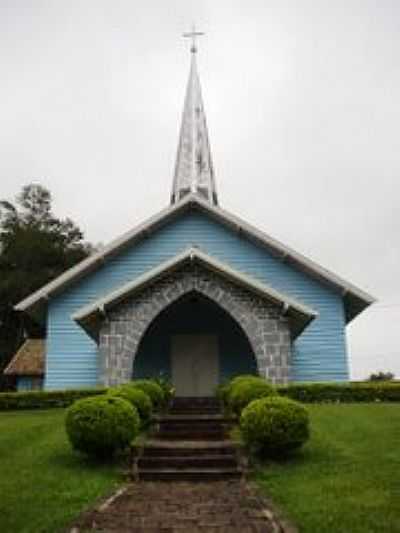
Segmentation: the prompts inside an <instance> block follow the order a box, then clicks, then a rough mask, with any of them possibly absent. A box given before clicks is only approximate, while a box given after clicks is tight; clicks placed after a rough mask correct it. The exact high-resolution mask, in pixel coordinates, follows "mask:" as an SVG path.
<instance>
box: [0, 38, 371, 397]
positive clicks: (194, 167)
mask: <svg viewBox="0 0 400 533" xmlns="http://www.w3.org/2000/svg"><path fill="white" fill-rule="evenodd" d="M196 56H197V48H196V44H195V42H193V44H192V47H191V66H190V74H189V80H188V85H187V89H186V96H185V102H184V110H183V116H182V124H181V129H180V137H179V144H178V151H177V157H176V165H175V173H174V179H173V185H172V194H171V200H170V205H169V206H168V207H166V208H165V209H164V210H162V211H161V212H159V213H156V214H155V215H154V216H152V217H151V218H150V219H149V220H147V221H145V222H144V223H143V224H141V225H140V226H139V227H136V228H134V229H132V230H131V231H129V232H127V233H126V234H124V235H122V236H120V237H119V238H117V239H116V240H114V241H113V242H111V243H110V244H109V245H108V246H106V247H104V248H102V249H101V250H100V251H98V252H96V253H94V254H93V255H91V256H90V257H88V258H87V259H85V260H84V261H82V262H81V263H79V264H78V265H76V266H74V267H73V268H71V269H70V270H68V271H66V272H65V273H63V274H62V275H61V276H59V277H58V278H56V279H54V280H53V281H51V282H50V283H48V284H47V285H45V286H44V287H42V288H41V289H39V290H38V291H36V292H35V293H33V294H32V295H30V296H29V297H27V298H26V299H24V300H23V301H22V302H20V303H18V305H17V306H16V307H15V309H16V310H17V311H19V312H23V313H28V314H29V315H31V316H32V317H33V318H34V319H35V320H36V321H38V322H40V323H42V324H43V325H45V326H46V331H47V336H46V339H43V340H29V339H28V340H27V341H26V343H25V344H24V345H23V346H22V348H21V349H20V350H19V352H17V354H16V355H15V356H14V358H13V360H12V361H11V363H10V365H9V366H8V368H7V369H6V373H8V374H11V375H16V376H17V383H18V389H19V390H23V389H25V390H26V389H32V388H37V387H43V388H44V389H47V390H50V389H67V388H79V387H90V386H96V385H106V386H108V385H117V384H120V383H124V382H126V381H128V380H130V379H132V378H139V377H140V378H141V377H151V376H159V375H163V376H166V377H168V378H169V379H170V380H171V381H172V383H173V384H174V386H175V388H176V393H177V395H178V396H207V395H211V394H213V392H214V390H215V387H216V386H217V384H218V383H222V382H224V381H226V380H227V379H229V378H230V377H232V376H234V375H237V374H249V373H258V374H260V375H261V376H264V377H265V378H267V379H268V380H270V381H271V382H272V383H277V384H284V383H288V382H291V381H302V382H305V381H306V382H309V381H324V382H326V381H347V380H349V361H348V354H347V346H346V325H347V324H348V323H349V322H350V321H352V320H353V319H354V318H356V317H357V315H358V314H360V313H361V312H362V311H363V310H364V309H365V308H367V307H368V306H369V305H370V304H371V303H373V301H374V299H373V298H372V297H371V296H370V295H369V294H367V293H366V292H364V291H363V290H361V289H359V288H357V287H356V286H354V285H353V284H351V283H349V282H347V281H345V280H344V279H341V278H340V277H339V276H337V275H335V274H334V273H332V272H330V271H328V270H326V269H325V268H323V267H321V266H320V265H318V264H316V263H315V262H314V261H311V260H310V259H308V258H306V257H304V256H303V255H301V254H300V253H298V252H296V251H294V250H293V249H291V248H289V247H287V246H285V245H284V244H282V243H280V242H278V241H277V240H275V239H274V238H273V237H271V236H269V235H268V234H266V233H264V232H263V231H261V230H260V229H257V228H255V227H253V226H251V225H250V224H248V223H247V222H246V221H245V220H242V219H241V218H239V217H238V216H236V215H234V214H232V213H229V212H227V211H226V210H224V209H223V208H222V207H220V205H219V198H218V194H217V188H216V180H215V173H214V167H213V163H212V157H211V149H210V143H209V136H208V130H207V123H206V116H205V111H204V106H203V100H202V95H201V87H200V80H199V76H198V70H197V62H196Z"/></svg>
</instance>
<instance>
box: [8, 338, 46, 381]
mask: <svg viewBox="0 0 400 533" xmlns="http://www.w3.org/2000/svg"><path fill="white" fill-rule="evenodd" d="M44 354H45V340H44V339H27V340H26V341H25V342H24V344H23V345H22V346H21V348H20V349H19V350H18V351H17V353H16V354H15V355H14V357H13V358H12V359H11V361H10V362H9V364H8V366H7V367H6V368H5V370H4V374H7V375H9V376H11V375H14V376H43V375H44V366H45V365H44V359H45V355H44Z"/></svg>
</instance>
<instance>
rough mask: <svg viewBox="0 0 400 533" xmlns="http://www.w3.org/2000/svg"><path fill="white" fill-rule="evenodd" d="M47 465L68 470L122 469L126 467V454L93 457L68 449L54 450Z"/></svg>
mask: <svg viewBox="0 0 400 533" xmlns="http://www.w3.org/2000/svg"><path fill="white" fill-rule="evenodd" d="M49 464H51V465H53V466H55V467H61V468H64V469H70V470H80V471H81V470H82V469H84V470H98V469H106V470H111V469H123V468H127V466H128V455H127V454H126V453H121V454H116V455H114V456H109V457H104V456H98V457H93V456H89V455H85V454H84V453H80V452H77V451H75V450H73V449H72V448H70V449H68V448H67V449H62V450H55V451H54V453H53V454H51V456H50V457H49Z"/></svg>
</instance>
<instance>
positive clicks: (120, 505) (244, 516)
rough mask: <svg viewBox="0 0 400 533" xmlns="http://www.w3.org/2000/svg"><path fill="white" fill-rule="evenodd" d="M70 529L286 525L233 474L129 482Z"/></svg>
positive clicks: (197, 531) (226, 529)
mask: <svg viewBox="0 0 400 533" xmlns="http://www.w3.org/2000/svg"><path fill="white" fill-rule="evenodd" d="M72 531H74V533H77V532H78V531H82V532H83V531H96V532H114V533H115V532H118V533H128V532H129V533H139V532H140V533H145V532H146V533H156V532H162V533H172V532H174V533H175V532H176V533H203V532H206V531H207V532H215V533H217V532H218V533H239V532H240V533H272V532H273V533H279V532H283V531H284V529H283V528H282V527H281V526H280V525H279V524H278V522H277V520H276V518H275V517H274V516H273V514H272V513H271V512H270V511H268V510H267V509H266V506H265V503H264V502H263V501H262V500H261V499H260V498H259V497H258V496H257V495H256V494H255V492H254V491H253V490H252V489H251V488H250V486H249V485H248V484H247V483H245V482H243V481H238V480H235V481H217V482H211V483H207V482H201V483H188V482H174V483H171V482H170V483H163V482H150V481H142V482H138V483H132V484H130V485H128V486H127V487H126V488H125V489H124V490H123V491H121V492H120V493H117V495H116V497H114V499H113V498H111V499H110V500H108V501H107V502H106V503H105V504H103V505H102V506H100V507H99V508H98V509H97V510H95V511H91V512H88V513H86V514H84V515H83V516H82V517H81V519H80V520H79V521H78V523H77V524H76V526H75V528H73V529H72ZM287 531H288V530H287ZM291 531H293V530H291Z"/></svg>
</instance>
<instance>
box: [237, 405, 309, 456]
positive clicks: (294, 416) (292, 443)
mask: <svg viewBox="0 0 400 533" xmlns="http://www.w3.org/2000/svg"><path fill="white" fill-rule="evenodd" d="M240 430H241V433H242V437H243V440H244V442H245V443H246V445H247V446H248V447H249V448H250V449H252V450H253V451H254V452H256V453H259V454H267V455H268V454H269V455H284V454H285V453H287V452H290V451H291V450H294V449H295V448H298V447H300V446H301V445H302V444H304V442H306V441H307V439H308V438H309V436H310V430H309V416H308V411H307V409H306V408H305V407H304V405H302V404H300V403H298V402H295V401H294V400H289V399H288V398H282V397H280V396H271V397H269V398H262V399H260V400H254V401H253V402H251V403H250V404H249V405H248V406H247V407H246V408H245V409H244V410H243V412H242V416H241V417H240Z"/></svg>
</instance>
